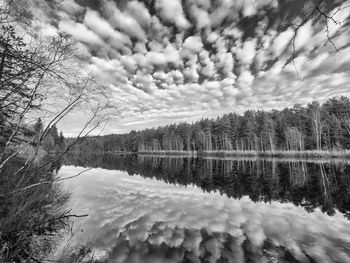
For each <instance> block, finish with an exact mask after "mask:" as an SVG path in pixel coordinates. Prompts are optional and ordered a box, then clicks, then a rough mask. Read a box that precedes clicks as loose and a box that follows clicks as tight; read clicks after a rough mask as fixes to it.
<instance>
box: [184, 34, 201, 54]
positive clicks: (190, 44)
mask: <svg viewBox="0 0 350 263" xmlns="http://www.w3.org/2000/svg"><path fill="white" fill-rule="evenodd" d="M183 47H184V48H187V49H188V50H190V51H191V52H193V53H199V51H201V49H202V47H203V43H202V40H201V38H200V37H199V36H190V37H188V38H186V39H185V41H184V43H183Z"/></svg>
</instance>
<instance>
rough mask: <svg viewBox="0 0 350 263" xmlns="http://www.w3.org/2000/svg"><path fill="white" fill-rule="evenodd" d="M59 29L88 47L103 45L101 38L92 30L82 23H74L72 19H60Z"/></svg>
mask: <svg viewBox="0 0 350 263" xmlns="http://www.w3.org/2000/svg"><path fill="white" fill-rule="evenodd" d="M59 29H60V30H61V31H63V32H65V33H68V34H70V35H72V36H73V37H74V38H75V39H76V40H77V41H80V42H83V43H85V44H87V45H89V46H90V47H97V46H103V41H102V39H101V38H100V37H99V36H98V35H96V34H95V33H94V32H93V31H91V30H89V29H87V28H86V27H85V26H84V25H83V24H80V23H76V22H74V21H72V20H66V21H62V22H60V24H59Z"/></svg>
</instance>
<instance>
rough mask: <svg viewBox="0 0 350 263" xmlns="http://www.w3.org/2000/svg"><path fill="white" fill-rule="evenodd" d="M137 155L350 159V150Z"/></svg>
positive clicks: (163, 152)
mask: <svg viewBox="0 0 350 263" xmlns="http://www.w3.org/2000/svg"><path fill="white" fill-rule="evenodd" d="M136 153H137V154H145V155H148V154H150V155H171V156H174V155H176V156H193V157H198V156H203V157H233V156H237V157H239V156H241V157H242V156H250V157H252V156H260V157H286V158H287V157H293V158H350V150H341V151H324V150H312V151H261V152H259V151H235V150H232V151H226V150H218V151H201V152H197V151H166V150H161V151H139V152H136Z"/></svg>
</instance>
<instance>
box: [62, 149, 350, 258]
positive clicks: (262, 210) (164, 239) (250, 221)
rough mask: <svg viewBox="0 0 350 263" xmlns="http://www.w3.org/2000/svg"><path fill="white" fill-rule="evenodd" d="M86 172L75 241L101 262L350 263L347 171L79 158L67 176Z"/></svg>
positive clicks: (78, 184) (78, 190) (241, 162)
mask: <svg viewBox="0 0 350 263" xmlns="http://www.w3.org/2000/svg"><path fill="white" fill-rule="evenodd" d="M73 165H75V166H73ZM83 167H95V168H94V169H92V170H90V171H88V172H86V173H84V174H82V175H81V176H79V177H77V178H74V179H73V180H71V181H67V182H66V186H67V187H68V188H69V189H71V190H72V192H73V197H72V208H73V211H74V212H75V213H88V214H89V216H88V217H86V218H83V219H80V220H77V221H76V224H75V230H76V231H77V232H76V235H75V236H74V242H80V243H82V242H89V243H90V244H91V246H92V247H93V249H94V251H95V258H96V260H97V259H98V260H99V262H350V221H349V220H348V217H349V192H350V191H349V189H350V176H349V172H350V166H349V164H347V163H346V162H343V161H332V162H325V161H315V162H309V161H301V160H276V159H230V160H221V159H202V160H200V159H192V158H180V157H176V158H175V157H152V156H137V155H104V156H75V157H74V158H73V157H71V158H70V159H68V160H67V165H66V166H64V167H62V168H61V170H60V174H61V175H63V176H70V175H74V174H76V173H78V172H80V171H82V170H84V169H85V168H83Z"/></svg>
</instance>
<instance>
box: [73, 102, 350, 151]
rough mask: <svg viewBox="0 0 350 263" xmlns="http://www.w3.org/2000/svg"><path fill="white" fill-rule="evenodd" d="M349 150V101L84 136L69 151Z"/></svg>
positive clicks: (259, 111) (313, 103) (230, 114)
mask: <svg viewBox="0 0 350 263" xmlns="http://www.w3.org/2000/svg"><path fill="white" fill-rule="evenodd" d="M344 149H350V100H349V98H347V97H344V96H342V97H334V98H331V99H329V100H327V101H326V102H324V103H323V104H320V103H319V102H317V101H313V102H312V103H309V104H308V105H307V106H302V105H300V104H295V105H294V106H293V107H292V108H285V109H283V110H271V111H263V110H258V111H255V110H248V111H246V112H245V113H244V114H242V115H239V114H236V113H229V114H226V115H224V116H222V117H219V118H217V119H202V120H200V121H197V122H195V123H192V124H190V123H179V124H172V125H167V126H164V127H159V128H152V129H145V130H142V131H131V132H130V133H128V134H112V135H106V136H102V137H98V136H96V137H89V138H88V139H87V140H85V141H81V142H80V143H78V144H77V145H75V147H74V149H73V150H75V151H103V152H106V151H108V152H109V151H110V152H115V151H127V152H142V151H143V152H145V151H197V152H200V151H218V150H224V151H232V150H236V151H258V152H266V151H272V152H273V151H277V150H280V151H306V150H334V151H340V150H344Z"/></svg>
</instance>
